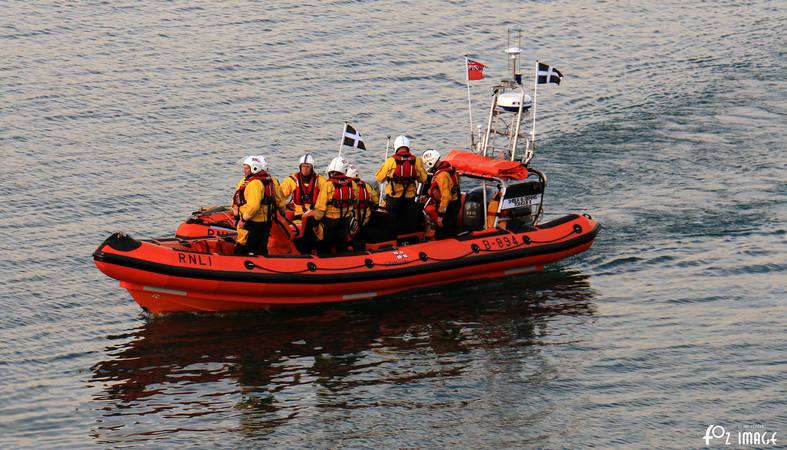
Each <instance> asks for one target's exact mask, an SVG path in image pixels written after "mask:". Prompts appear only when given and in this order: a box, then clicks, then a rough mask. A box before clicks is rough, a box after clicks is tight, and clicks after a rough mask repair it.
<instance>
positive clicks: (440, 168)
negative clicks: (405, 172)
mask: <svg viewBox="0 0 787 450" xmlns="http://www.w3.org/2000/svg"><path fill="white" fill-rule="evenodd" d="M422 159H423V161H424V165H425V166H426V169H427V170H429V171H430V172H431V174H432V184H431V185H430V186H429V189H428V191H427V194H428V196H429V198H428V200H427V204H426V206H424V212H425V213H426V215H427V217H429V219H430V220H429V222H431V223H433V224H434V225H437V231H436V233H435V238H436V239H445V238H448V237H455V236H456V225H457V220H458V217H459V209H460V208H461V206H462V201H461V200H460V197H459V194H460V192H461V189H460V187H459V176H458V175H457V174H456V169H454V167H453V166H452V165H451V163H449V162H448V161H440V153H439V152H438V151H437V150H427V151H425V152H424V154H423V156H422ZM429 228H430V226H429V224H427V233H426V234H427V236H428V235H429V234H430V229H429Z"/></svg>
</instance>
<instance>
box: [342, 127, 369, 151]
mask: <svg viewBox="0 0 787 450" xmlns="http://www.w3.org/2000/svg"><path fill="white" fill-rule="evenodd" d="M344 145H349V146H351V147H355V148H360V149H361V150H366V145H365V144H364V143H363V139H361V133H359V132H357V131H355V128H353V127H351V126H350V124H349V123H345V124H344Z"/></svg>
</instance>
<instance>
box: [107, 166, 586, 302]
mask: <svg viewBox="0 0 787 450" xmlns="http://www.w3.org/2000/svg"><path fill="white" fill-rule="evenodd" d="M445 159H447V160H449V161H451V162H452V164H453V165H454V167H456V169H457V172H459V173H460V174H461V175H462V177H463V178H462V180H463V181H462V185H463V187H467V186H469V185H471V184H475V185H476V186H475V187H474V188H473V189H470V190H468V191H466V192H463V193H462V208H461V211H460V217H459V224H460V225H459V226H460V230H462V231H461V232H460V234H459V236H458V237H456V238H450V239H443V240H438V241H425V240H424V233H423V231H416V232H414V233H409V234H406V235H401V234H400V235H398V236H396V235H394V236H393V238H392V239H388V240H381V241H379V242H370V243H368V244H367V248H366V250H364V251H353V252H347V253H342V254H337V255H330V256H317V255H314V254H305V255H302V254H299V253H298V252H297V251H296V250H295V246H294V245H293V239H297V238H298V236H299V235H300V233H301V232H302V230H300V229H299V226H297V225H295V224H294V223H292V222H291V221H289V220H287V219H280V220H279V221H278V223H277V224H276V225H275V226H274V227H273V228H272V231H271V239H270V244H269V255H268V256H244V255H233V254H232V252H233V249H234V233H235V232H234V229H233V227H234V221H233V218H232V214H231V213H229V212H228V209H227V208H224V207H212V208H208V209H203V210H200V211H197V212H195V213H194V215H192V217H191V218H190V219H189V220H187V221H186V223H184V224H182V225H181V226H180V227H179V228H178V231H177V235H176V237H175V238H171V239H158V240H155V239H148V240H137V239H133V238H131V237H130V236H127V235H125V234H123V233H115V234H113V235H111V236H110V237H109V238H107V239H106V240H105V241H104V242H103V243H101V245H99V247H98V248H97V249H96V251H95V252H94V253H93V258H94V260H95V263H96V266H98V268H99V269H100V270H101V271H102V272H104V273H105V274H107V275H108V276H110V277H112V278H115V279H117V280H120V286H121V287H123V288H125V289H127V290H128V291H129V293H130V294H131V296H132V297H133V298H134V299H135V300H136V301H137V303H139V305H140V306H142V308H143V309H145V310H147V311H149V312H151V313H155V314H160V313H170V312H220V311H240V310H252V309H267V308H271V307H281V306H294V305H307V304H320V303H331V302H346V301H353V300H365V299H372V298H377V297H381V296H386V295H390V294H395V293H397V292H402V291H408V290H413V289H420V288H424V287H427V286H436V285H446V284H451V283H455V282H459V281H465V280H477V279H485V278H496V277H504V276H511V275H517V274H523V273H529V272H537V271H541V270H543V268H544V265H545V264H549V263H553V262H556V261H559V260H562V259H565V258H567V257H570V256H572V255H576V254H578V253H581V252H584V251H585V250H587V249H588V248H590V246H591V245H592V244H593V240H594V238H595V237H596V234H597V233H598V231H599V228H600V225H599V224H598V222H596V221H594V220H593V219H592V218H591V217H590V216H588V215H578V214H570V215H566V216H564V217H561V218H558V219H555V220H552V221H550V222H547V223H543V224H539V223H538V222H539V220H540V218H541V216H542V212H543V192H544V188H545V186H546V179H545V177H544V176H543V174H541V173H540V172H538V171H536V170H533V169H527V168H526V167H524V166H523V165H522V164H520V163H518V162H514V161H501V160H493V159H490V158H486V157H483V156H480V155H476V154H471V153H466V152H457V151H453V152H451V153H450V154H449V155H447V157H446V158H445ZM376 214H378V215H382V217H381V218H379V220H378V222H381V223H384V222H385V217H384V216H385V213H384V212H377V213H376Z"/></svg>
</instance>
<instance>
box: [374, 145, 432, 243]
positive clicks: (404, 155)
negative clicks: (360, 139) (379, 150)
mask: <svg viewBox="0 0 787 450" xmlns="http://www.w3.org/2000/svg"><path fill="white" fill-rule="evenodd" d="M426 177H427V173H426V169H424V163H423V161H421V158H418V157H417V156H415V155H413V154H412V153H410V139H408V138H407V136H398V137H397V138H396V139H395V140H394V154H393V156H391V157H389V158H388V159H386V160H385V162H383V165H382V166H380V169H379V170H378V171H377V174H376V175H375V178H376V179H377V182H378V183H382V182H384V181H385V182H387V186H386V188H385V208H386V209H387V210H388V212H389V213H390V214H392V216H393V217H392V219H393V220H395V221H396V223H397V228H398V230H399V231H400V232H407V231H411V230H412V228H413V227H414V226H415V225H416V224H415V223H414V222H416V221H417V218H418V215H419V214H420V213H417V214H413V212H414V211H416V210H415V194H416V189H417V183H423V182H425V181H426Z"/></svg>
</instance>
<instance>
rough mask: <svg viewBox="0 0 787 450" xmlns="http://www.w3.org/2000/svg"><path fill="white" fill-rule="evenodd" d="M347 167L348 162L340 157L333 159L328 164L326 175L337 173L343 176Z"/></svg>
mask: <svg viewBox="0 0 787 450" xmlns="http://www.w3.org/2000/svg"><path fill="white" fill-rule="evenodd" d="M349 165H350V161H347V160H346V159H344V158H342V157H341V156H337V157H336V158H333V159H332V160H331V163H330V164H328V171H327V172H328V175H330V174H331V172H338V173H340V174H342V175H344V174H345V173H346V172H347V166H349Z"/></svg>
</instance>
